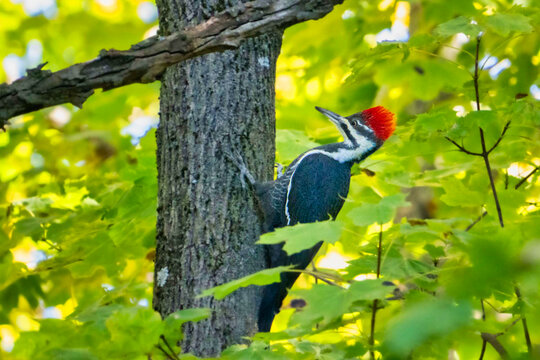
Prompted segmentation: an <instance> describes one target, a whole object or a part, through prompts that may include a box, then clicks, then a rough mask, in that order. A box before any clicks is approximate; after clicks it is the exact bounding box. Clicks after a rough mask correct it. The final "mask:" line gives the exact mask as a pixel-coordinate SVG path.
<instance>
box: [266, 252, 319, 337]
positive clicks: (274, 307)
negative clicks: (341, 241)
mask: <svg viewBox="0 0 540 360" xmlns="http://www.w3.org/2000/svg"><path fill="white" fill-rule="evenodd" d="M321 245H322V242H319V243H318V244H316V245H315V246H314V247H312V248H311V249H307V250H304V251H301V252H299V253H298V254H294V255H292V256H287V255H286V253H285V252H284V251H283V250H281V252H282V254H283V257H282V261H280V263H281V264H276V263H275V264H272V267H275V266H280V265H293V264H294V265H296V266H295V269H299V270H304V269H305V268H306V267H307V266H308V265H309V263H310V262H311V260H312V259H313V257H315V254H317V251H319V248H320V247H321ZM299 275H300V273H298V272H284V273H281V282H279V283H273V284H270V285H266V287H265V288H264V291H263V298H262V301H261V306H260V307H259V319H258V327H259V331H260V332H268V331H270V328H271V327H272V322H273V321H274V317H275V316H276V314H277V313H278V312H279V309H280V308H281V304H282V303H283V299H285V297H286V296H287V293H288V292H289V289H290V288H291V287H292V286H293V285H294V282H295V281H296V279H297V278H298V276H299Z"/></svg>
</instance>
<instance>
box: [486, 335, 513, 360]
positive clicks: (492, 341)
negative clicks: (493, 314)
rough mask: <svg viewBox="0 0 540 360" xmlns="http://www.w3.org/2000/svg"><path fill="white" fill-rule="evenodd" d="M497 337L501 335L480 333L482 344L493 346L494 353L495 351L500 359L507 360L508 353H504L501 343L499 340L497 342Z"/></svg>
mask: <svg viewBox="0 0 540 360" xmlns="http://www.w3.org/2000/svg"><path fill="white" fill-rule="evenodd" d="M499 335H502V333H499V334H491V333H485V332H483V333H482V340H483V341H484V342H488V343H489V344H490V345H491V346H493V348H494V349H495V351H497V353H498V354H499V356H500V357H501V358H502V359H509V356H508V352H507V351H506V349H505V348H504V346H503V345H502V344H501V342H500V341H499V340H497V336H499Z"/></svg>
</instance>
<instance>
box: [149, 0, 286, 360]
mask: <svg viewBox="0 0 540 360" xmlns="http://www.w3.org/2000/svg"><path fill="white" fill-rule="evenodd" d="M238 3H239V1H238V0H229V1H227V2H225V1H222V0H220V1H217V0H195V1H189V2H188V1H181V0H158V1H157V5H158V9H159V12H160V26H161V30H160V31H162V32H163V33H165V34H167V33H172V32H174V31H177V30H178V29H181V28H183V27H185V26H188V25H191V24H193V23H197V22H200V21H203V20H204V19H207V18H208V17H210V16H212V14H213V13H214V12H216V11H219V10H220V9H223V8H224V7H229V6H232V5H237V4H238ZM280 46H281V32H280V31H272V32H269V33H267V34H265V35H263V36H260V37H257V38H252V39H249V40H247V41H245V42H243V43H242V44H241V46H240V47H239V48H238V50H235V51H225V52H223V53H214V54H208V55H204V56H201V57H199V58H196V59H192V60H188V61H186V62H184V63H182V64H179V65H176V66H172V67H170V68H169V69H167V71H166V72H165V73H164V76H163V78H162V88H161V109H160V111H161V113H160V115H161V120H160V125H159V128H158V131H157V141H158V150H157V164H158V174H159V175H158V182H159V194H158V204H159V205H158V224H157V246H156V261H155V273H156V277H155V281H154V308H155V309H156V310H158V311H159V312H160V313H161V314H162V315H163V316H165V315H167V314H169V313H171V312H174V311H176V310H178V309H186V308H194V307H209V308H211V309H212V310H213V312H212V316H211V318H210V319H208V320H204V321H201V322H198V323H195V324H188V325H187V326H185V328H184V334H185V335H184V341H183V344H182V349H183V351H184V352H192V353H194V354H196V355H199V356H213V355H216V354H218V353H219V352H220V351H222V350H223V349H224V348H226V347H227V346H229V345H231V344H236V343H241V342H242V341H243V340H242V337H244V336H248V335H252V334H253V333H255V332H256V330H257V329H256V322H257V311H258V307H259V303H260V299H261V289H260V288H257V287H249V288H246V289H241V290H240V291H237V292H235V293H233V294H232V295H230V296H228V297H227V298H225V299H224V300H221V301H217V300H215V299H213V298H212V297H205V298H199V299H197V298H195V297H196V296H197V295H198V294H200V293H201V292H202V291H203V290H205V289H208V288H210V287H213V286H216V285H219V284H222V283H225V282H228V281H231V280H233V279H236V278H239V277H242V276H246V275H248V274H251V273H254V272H256V271H259V270H261V269H263V268H265V266H266V259H265V255H264V252H263V248H262V247H261V246H256V245H254V242H255V241H256V240H257V238H258V236H259V234H260V222H259V219H258V217H257V215H256V213H255V206H254V204H253V199H252V197H251V194H250V192H249V190H248V189H242V188H241V185H240V178H239V174H238V171H237V169H236V167H235V166H234V165H233V164H232V163H231V162H230V161H229V160H228V159H227V158H226V156H225V155H224V153H225V152H227V151H228V152H231V151H232V150H233V149H236V150H238V151H239V152H240V153H242V155H243V157H244V159H245V160H246V162H247V165H248V167H249V168H250V169H251V171H252V172H253V173H254V175H255V176H256V177H257V178H258V179H261V180H268V179H270V178H271V177H272V174H273V162H274V152H275V149H274V139H275V112H274V80H275V62H276V59H277V56H278V54H279V50H280Z"/></svg>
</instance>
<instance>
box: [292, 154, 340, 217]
mask: <svg viewBox="0 0 540 360" xmlns="http://www.w3.org/2000/svg"><path fill="white" fill-rule="evenodd" d="M295 165H296V167H295V169H294V172H293V173H292V176H291V179H290V184H289V186H288V192H287V198H286V205H285V206H286V207H285V213H286V217H287V220H288V224H287V225H294V224H296V223H299V222H300V223H311V222H315V221H323V220H327V219H330V218H335V217H336V216H337V214H338V213H339V211H340V210H341V207H342V206H343V203H344V201H345V198H346V197H347V194H348V192H349V182H350V177H351V171H350V169H351V168H350V165H349V164H346V163H345V164H343V163H339V162H337V161H336V160H334V159H332V158H331V157H329V156H328V155H325V154H322V153H317V152H314V153H307V154H306V155H305V156H304V157H303V158H302V159H301V160H300V161H298V163H297V164H295Z"/></svg>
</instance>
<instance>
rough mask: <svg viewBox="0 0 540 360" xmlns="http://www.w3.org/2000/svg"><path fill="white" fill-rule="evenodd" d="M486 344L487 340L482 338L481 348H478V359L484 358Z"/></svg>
mask: <svg viewBox="0 0 540 360" xmlns="http://www.w3.org/2000/svg"><path fill="white" fill-rule="evenodd" d="M486 345H487V341H486V340H484V339H482V350H480V357H479V358H478V360H483V359H484V354H485V353H486Z"/></svg>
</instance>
